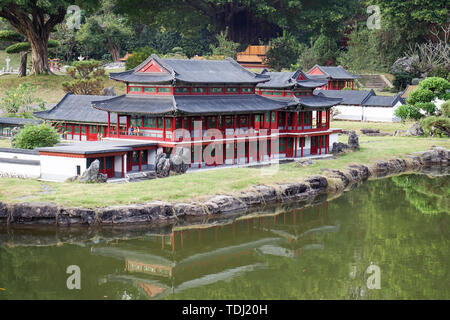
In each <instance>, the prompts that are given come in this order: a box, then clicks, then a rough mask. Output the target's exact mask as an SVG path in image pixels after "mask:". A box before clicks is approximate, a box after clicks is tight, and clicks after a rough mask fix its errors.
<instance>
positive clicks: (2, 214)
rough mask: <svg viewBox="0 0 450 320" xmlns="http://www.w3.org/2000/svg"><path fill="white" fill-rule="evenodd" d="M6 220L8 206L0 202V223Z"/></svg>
mask: <svg viewBox="0 0 450 320" xmlns="http://www.w3.org/2000/svg"><path fill="white" fill-rule="evenodd" d="M7 222H8V206H7V205H6V204H5V203H2V202H0V224H1V223H7Z"/></svg>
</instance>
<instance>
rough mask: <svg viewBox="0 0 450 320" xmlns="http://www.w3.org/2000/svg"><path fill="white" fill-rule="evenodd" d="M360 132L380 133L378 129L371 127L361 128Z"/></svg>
mask: <svg viewBox="0 0 450 320" xmlns="http://www.w3.org/2000/svg"><path fill="white" fill-rule="evenodd" d="M360 131H361V133H362V134H367V133H380V130H379V129H371V128H362V129H361V130H360Z"/></svg>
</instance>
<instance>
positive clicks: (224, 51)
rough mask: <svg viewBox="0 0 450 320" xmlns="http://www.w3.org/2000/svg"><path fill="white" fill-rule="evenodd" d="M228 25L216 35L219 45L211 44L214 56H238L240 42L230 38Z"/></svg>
mask: <svg viewBox="0 0 450 320" xmlns="http://www.w3.org/2000/svg"><path fill="white" fill-rule="evenodd" d="M227 38H228V27H227V28H226V29H225V31H222V32H221V33H219V34H218V35H217V36H216V40H217V46H214V45H211V46H210V49H211V52H212V54H213V55H214V56H224V57H231V58H233V59H235V58H236V54H237V49H238V47H239V43H237V42H233V41H231V40H228V39H227Z"/></svg>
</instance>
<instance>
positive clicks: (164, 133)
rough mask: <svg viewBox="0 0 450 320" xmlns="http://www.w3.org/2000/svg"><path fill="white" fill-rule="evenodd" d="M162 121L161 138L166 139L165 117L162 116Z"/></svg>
mask: <svg viewBox="0 0 450 320" xmlns="http://www.w3.org/2000/svg"><path fill="white" fill-rule="evenodd" d="M162 122H163V140H164V141H165V140H166V118H165V117H162Z"/></svg>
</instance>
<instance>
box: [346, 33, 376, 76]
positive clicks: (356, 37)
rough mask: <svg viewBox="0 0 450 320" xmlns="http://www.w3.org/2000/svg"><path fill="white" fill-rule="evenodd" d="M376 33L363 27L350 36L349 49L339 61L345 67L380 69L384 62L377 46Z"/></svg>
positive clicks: (357, 69) (364, 69)
mask: <svg viewBox="0 0 450 320" xmlns="http://www.w3.org/2000/svg"><path fill="white" fill-rule="evenodd" d="M377 44H378V42H377V38H376V33H374V32H372V31H371V30H368V29H367V28H363V29H360V30H355V31H353V32H352V33H351V34H350V36H349V41H348V47H347V51H344V52H342V54H341V55H340V57H338V59H337V61H338V63H339V64H340V65H342V66H343V67H344V68H347V69H350V70H355V71H366V70H379V69H381V66H382V62H381V61H380V54H379V52H378V48H377Z"/></svg>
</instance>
